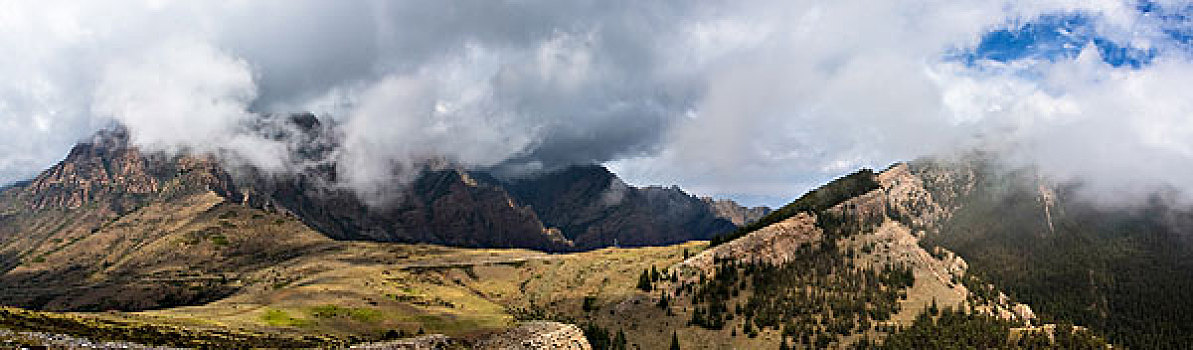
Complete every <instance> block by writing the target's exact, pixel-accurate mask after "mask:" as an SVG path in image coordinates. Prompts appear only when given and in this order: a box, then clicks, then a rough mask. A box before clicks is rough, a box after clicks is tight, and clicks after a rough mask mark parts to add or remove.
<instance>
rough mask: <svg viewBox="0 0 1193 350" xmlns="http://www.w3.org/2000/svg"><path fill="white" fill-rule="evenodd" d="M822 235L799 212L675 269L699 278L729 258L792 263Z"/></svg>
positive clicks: (702, 254)
mask: <svg viewBox="0 0 1193 350" xmlns="http://www.w3.org/2000/svg"><path fill="white" fill-rule="evenodd" d="M822 234H823V231H821V229H820V228H819V227H816V219H815V218H813V217H812V216H811V215H809V214H806V213H801V214H798V215H796V216H793V217H791V218H789V219H787V220H783V221H781V222H778V223H775V224H771V225H770V226H766V227H764V228H762V229H760V230H757V231H754V232H753V233H750V234H749V235H747V236H746V237H742V238H739V239H735V240H732V241H729V242H727V243H724V244H721V245H718V246H716V247H713V248H712V249H708V250H705V251H703V252H700V254H696V255H695V256H693V257H691V258H688V259H687V260H685V261H683V262H682V263H680V264H679V265H677V266H678V268H679V269H680V271H690V272H699V274H693V273H690V272H688V273H684V275H685V276H699V275H700V274H711V273H713V270H714V269H715V267H716V265H715V262H716V261H717V260H725V259H731V260H738V261H741V262H751V263H753V262H761V263H767V264H772V265H779V264H782V263H784V262H787V261H789V260H791V259H792V258H793V257H794V254H796V251H797V249H798V248H799V246H800V245H802V244H811V243H816V242H819V241H820V238H821V235H822Z"/></svg>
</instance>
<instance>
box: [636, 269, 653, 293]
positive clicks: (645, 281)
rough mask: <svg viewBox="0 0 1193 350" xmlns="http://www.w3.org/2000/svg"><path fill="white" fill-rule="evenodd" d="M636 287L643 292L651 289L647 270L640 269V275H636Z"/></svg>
mask: <svg viewBox="0 0 1193 350" xmlns="http://www.w3.org/2000/svg"><path fill="white" fill-rule="evenodd" d="M638 289H641V290H642V291H644V292H649V291H650V290H651V288H650V272H649V271H647V270H642V275H641V276H638Z"/></svg>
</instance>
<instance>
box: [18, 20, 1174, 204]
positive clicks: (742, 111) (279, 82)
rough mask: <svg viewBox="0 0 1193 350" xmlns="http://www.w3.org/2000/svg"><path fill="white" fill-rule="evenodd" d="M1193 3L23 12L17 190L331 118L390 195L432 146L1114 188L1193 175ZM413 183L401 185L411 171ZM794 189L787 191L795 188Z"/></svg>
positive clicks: (716, 184) (686, 171) (517, 158)
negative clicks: (105, 157)
mask: <svg viewBox="0 0 1193 350" xmlns="http://www.w3.org/2000/svg"><path fill="white" fill-rule="evenodd" d="M1189 11H1190V9H1189V8H1188V6H1186V5H1181V4H1176V3H1172V4H1170V3H1167V2H1144V3H1138V2H1122V1H1065V0H1054V1H1043V2H1040V1H1030V2H1028V1H1024V2H1016V1H994V2H991V1H960V2H950V3H943V4H942V3H930V2H916V1H913V2H902V3H875V2H872V1H836V2H825V3H791V2H786V1H773V2H771V1H756V2H755V1H751V2H702V3H690V2H681V1H676V2H669V1H664V2H621V3H609V2H587V1H578V2H554V1H543V2H537V1H529V2H475V3H472V2H469V3H464V2H460V3H451V2H449V3H443V2H404V1H398V2H387V1H375V2H374V1H361V2H335V1H255V2H230V3H208V2H193V3H179V2H165V3H163V2H157V1H118V2H114V3H109V2H105V3H103V4H91V3H78V2H66V1H62V2H60V1H40V2H35V3H33V2H18V3H13V4H7V5H6V6H4V9H3V10H0V45H3V46H4V47H6V48H9V49H10V53H9V54H7V55H5V56H4V57H0V74H2V75H3V76H5V77H6V79H5V80H4V81H0V132H3V133H4V134H5V135H6V137H5V138H3V139H0V182H5V183H7V182H11V181H15V180H19V179H22V178H27V177H29V176H31V175H32V174H33V173H35V172H36V171H38V170H40V169H42V168H44V167H45V166H46V165H48V164H50V163H52V162H54V161H56V160H57V159H58V158H59V157H61V155H62V154H64V153H65V150H66V148H68V147H69V146H70V145H71V144H72V143H73V142H74V141H75V140H78V139H80V138H82V137H84V135H87V134H89V133H91V132H93V131H94V130H95V129H96V128H98V127H100V126H102V125H107V123H110V122H112V121H119V122H121V123H122V124H125V125H127V126H128V127H129V129H130V133H131V135H132V137H133V140H134V142H136V143H138V144H139V145H141V146H143V147H149V148H154V149H159V150H165V151H176V150H179V149H198V150H211V151H221V152H234V153H237V154H238V155H239V159H244V160H246V161H248V162H250V163H252V164H254V165H257V166H259V167H262V168H266V169H271V170H274V171H285V170H286V169H288V167H289V165H287V164H283V163H279V159H283V158H284V157H279V156H278V154H279V152H283V151H284V149H285V145H281V144H278V143H277V142H276V141H271V140H268V139H263V138H260V137H258V136H253V134H252V133H246V132H244V131H243V130H242V128H243V125H244V123H245V120H248V119H252V118H253V115H255V114H261V113H271V112H296V111H312V112H315V113H317V114H318V115H320V116H321V117H325V118H331V119H334V120H335V123H336V124H337V125H339V127H340V131H341V132H342V135H340V136H342V138H343V139H342V140H340V141H341V142H342V144H343V149H342V152H340V153H337V154H336V157H338V160H339V161H340V162H342V163H344V164H346V165H347V166H345V167H342V168H344V169H346V170H343V171H344V172H345V173H344V174H341V175H342V176H341V177H339V178H340V179H342V181H344V183H345V184H346V185H349V186H353V187H355V188H360V189H362V190H364V191H371V190H375V189H376V188H378V187H384V186H385V185H386V184H387V183H388V182H389V181H392V180H393V179H394V178H395V176H399V175H400V174H397V175H395V172H397V173H400V172H401V169H403V168H408V167H410V166H411V165H412V164H414V163H416V162H418V161H420V160H422V159H427V158H443V159H448V160H452V161H455V162H458V163H461V164H464V165H466V166H473V167H486V168H491V167H499V168H502V169H506V170H508V172H509V173H511V174H517V173H525V172H534V171H538V170H544V169H554V168H558V167H562V166H566V165H572V164H593V163H605V164H609V165H611V166H612V167H613V168H614V169H615V170H616V171H618V173H619V174H620V175H622V176H623V177H625V178H627V180H629V181H630V182H632V183H637V184H650V183H661V184H679V185H681V186H683V187H685V188H688V189H692V190H694V191H695V192H697V193H701V194H707V195H722V196H724V195H736V196H738V197H740V198H776V197H766V196H778V197H777V198H783V197H792V196H795V195H796V194H797V193H798V192H800V191H802V190H804V189H807V188H808V187H811V186H813V185H815V184H817V183H820V182H823V181H824V180H825V179H827V178H831V177H834V176H837V175H839V174H841V173H845V172H849V171H850V170H852V169H853V168H856V167H860V166H871V167H881V166H884V165H886V164H888V163H890V162H892V161H896V160H906V159H910V158H914V157H917V156H921V155H927V154H939V153H948V152H953V151H955V150H957V149H968V148H975V147H977V148H996V149H1000V150H1003V151H1006V152H1008V154H1010V155H1011V157H1012V158H1013V159H1015V160H1016V161H1021V162H1024V163H1030V164H1037V165H1040V168H1041V169H1044V170H1045V171H1046V172H1047V173H1048V174H1050V176H1055V177H1057V178H1062V179H1069V178H1074V179H1077V178H1079V179H1082V180H1083V181H1084V182H1086V183H1089V184H1093V186H1091V187H1092V188H1097V189H1099V191H1103V192H1113V191H1128V192H1132V193H1142V192H1146V191H1150V190H1153V189H1155V188H1157V187H1164V186H1169V187H1177V188H1188V187H1190V186H1193V183H1190V181H1191V180H1189V179H1190V178H1191V177H1189V176H1184V175H1183V174H1190V173H1193V166H1190V165H1188V164H1193V162H1190V160H1193V159H1191V158H1193V121H1191V120H1190V119H1189V118H1188V117H1187V116H1189V115H1193V105H1190V102H1188V101H1193V99H1190V98H1189V97H1193V96H1188V93H1187V92H1185V91H1184V90H1185V89H1182V88H1181V87H1182V84H1181V83H1182V82H1184V81H1188V80H1189V78H1193V73H1191V72H1193V62H1191V61H1190V57H1189V51H1188V50H1189V45H1190V44H1189V43H1190V40H1189V38H1190V36H1189V35H1188V33H1191V32H1193V31H1190V28H1193V26H1191V25H1190V24H1189V23H1186V21H1185V18H1187V16H1185V15H1182V14H1186V15H1187V13H1188V12H1189ZM399 177H400V176H399ZM777 201H778V200H776V201H775V202H769V203H765V204H772V205H773V204H778V203H777Z"/></svg>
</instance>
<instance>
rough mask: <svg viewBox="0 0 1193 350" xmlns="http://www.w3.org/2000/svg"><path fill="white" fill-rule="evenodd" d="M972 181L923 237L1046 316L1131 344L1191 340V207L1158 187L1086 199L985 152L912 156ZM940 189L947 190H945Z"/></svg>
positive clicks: (1082, 192) (1069, 185)
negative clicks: (1128, 198)
mask: <svg viewBox="0 0 1193 350" xmlns="http://www.w3.org/2000/svg"><path fill="white" fill-rule="evenodd" d="M912 168H914V169H917V171H919V172H922V173H931V172H939V171H940V170H944V171H946V172H952V173H955V174H960V173H966V174H968V177H969V178H970V180H969V181H967V182H965V186H964V187H956V186H952V187H948V186H945V187H948V189H947V190H949V191H957V192H958V193H959V194H960V195H959V196H957V197H956V199H955V203H956V205H957V206H958V209H957V210H956V211H955V212H954V213H953V214H952V216H951V217H950V218H949V219H948V220H945V221H943V222H942V224H941V226H940V229H939V230H938V231H934V232H931V233H929V234H927V235H926V236H925V238H924V239H923V240H922V241H921V245H923V246H924V247H925V248H926V249H931V248H932V247H936V246H939V247H945V248H948V249H950V250H952V251H955V252H957V254H959V255H961V256H964V257H965V258H966V260H967V261H968V262H969V263H970V266H971V270H972V271H973V273H974V274H975V275H977V276H981V277H982V278H984V279H985V280H988V281H990V282H992V283H994V284H995V285H997V286H999V287H1000V288H1002V289H1003V290H1004V291H1006V292H1007V293H1008V295H1011V296H1014V297H1015V298H1016V299H1017V300H1021V301H1023V302H1025V303H1028V304H1030V305H1032V306H1033V308H1034V310H1035V311H1036V313H1037V314H1038V315H1039V316H1040V318H1041V319H1043V320H1051V321H1053V322H1059V321H1067V322H1072V323H1076V324H1079V325H1083V326H1086V327H1089V328H1090V329H1094V330H1097V331H1099V332H1102V333H1103V334H1105V335H1106V337H1107V339H1108V340H1110V341H1112V342H1114V343H1117V344H1122V345H1125V346H1127V347H1130V348H1164V347H1171V346H1175V345H1177V344H1190V343H1193V339H1191V338H1189V336H1190V334H1193V330H1191V329H1190V328H1189V327H1190V325H1193V319H1190V318H1189V317H1190V315H1193V312H1191V310H1189V303H1186V302H1182V300H1189V298H1193V294H1191V293H1193V292H1191V290H1193V289H1191V288H1190V286H1193V265H1191V263H1190V262H1191V261H1193V259H1191V258H1193V207H1189V206H1188V205H1185V204H1182V203H1181V202H1180V201H1178V200H1176V198H1178V197H1176V196H1174V195H1172V194H1166V193H1162V192H1157V193H1156V194H1155V195H1154V196H1152V197H1151V199H1150V200H1147V201H1145V202H1143V203H1126V204H1124V203H1105V202H1104V201H1101V200H1097V199H1092V198H1090V197H1089V196H1088V195H1087V193H1088V191H1087V190H1086V189H1084V188H1083V186H1084V184H1082V183H1079V182H1059V183H1058V182H1052V181H1049V180H1048V179H1047V177H1044V176H1041V174H1040V173H1039V172H1038V171H1036V170H1034V169H1032V168H1027V167H1019V168H1015V167H1006V166H1003V165H1000V164H999V163H998V162H997V160H996V159H993V158H990V157H973V158H971V159H965V160H962V161H957V160H952V161H949V160H937V161H921V162H913V163H912ZM941 190H946V189H945V188H942V189H941Z"/></svg>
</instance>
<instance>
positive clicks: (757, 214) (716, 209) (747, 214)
mask: <svg viewBox="0 0 1193 350" xmlns="http://www.w3.org/2000/svg"><path fill="white" fill-rule="evenodd" d="M700 200H701V201H704V203H705V204H708V205H709V206H710V207H712V210H713V213H715V214H716V215H717V216H719V217H721V218H723V219H725V220H729V222H732V223H733V224H734V225H737V226H743V225H746V224H749V223H751V222H754V221H758V219H761V218H762V217H763V216H766V214H770V212H771V210H770V208H767V207H752V208H747V207H743V206H741V205H738V204H737V202H734V201H731V200H725V199H712V198H709V197H702V198H700Z"/></svg>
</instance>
